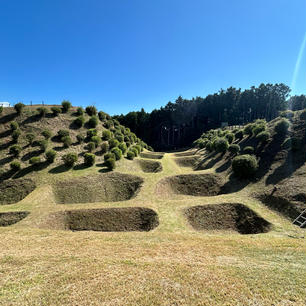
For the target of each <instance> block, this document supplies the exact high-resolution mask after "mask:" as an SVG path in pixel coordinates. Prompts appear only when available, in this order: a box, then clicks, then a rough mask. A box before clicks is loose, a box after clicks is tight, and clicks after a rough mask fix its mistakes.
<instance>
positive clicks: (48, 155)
mask: <svg viewBox="0 0 306 306" xmlns="http://www.w3.org/2000/svg"><path fill="white" fill-rule="evenodd" d="M55 157H56V151H54V150H49V151H47V152H46V153H45V158H46V161H47V162H48V163H50V164H51V163H53V162H54V160H55Z"/></svg>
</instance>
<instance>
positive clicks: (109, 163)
mask: <svg viewBox="0 0 306 306" xmlns="http://www.w3.org/2000/svg"><path fill="white" fill-rule="evenodd" d="M104 165H105V166H106V167H107V169H109V170H114V169H115V168H116V161H115V160H114V159H113V158H109V159H107V160H106V161H105V162H104Z"/></svg>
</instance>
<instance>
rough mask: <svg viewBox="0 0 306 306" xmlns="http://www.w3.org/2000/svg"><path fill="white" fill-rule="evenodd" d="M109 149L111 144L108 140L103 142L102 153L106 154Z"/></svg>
mask: <svg viewBox="0 0 306 306" xmlns="http://www.w3.org/2000/svg"><path fill="white" fill-rule="evenodd" d="M108 150H109V144H108V142H103V143H102V144H101V153H102V154H105V153H106V152H107V151H108Z"/></svg>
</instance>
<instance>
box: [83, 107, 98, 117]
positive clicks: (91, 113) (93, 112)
mask: <svg viewBox="0 0 306 306" xmlns="http://www.w3.org/2000/svg"><path fill="white" fill-rule="evenodd" d="M85 112H86V113H87V114H88V115H89V116H94V115H96V114H97V109H96V108H95V106H93V105H90V106H87V107H86V108H85Z"/></svg>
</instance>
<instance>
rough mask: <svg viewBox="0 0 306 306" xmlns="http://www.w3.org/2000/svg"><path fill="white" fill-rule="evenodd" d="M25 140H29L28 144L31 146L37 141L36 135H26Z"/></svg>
mask: <svg viewBox="0 0 306 306" xmlns="http://www.w3.org/2000/svg"><path fill="white" fill-rule="evenodd" d="M25 139H26V140H27V142H28V144H29V145H31V144H32V143H33V141H34V139H35V135H34V134H33V133H28V134H26V135H25Z"/></svg>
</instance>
